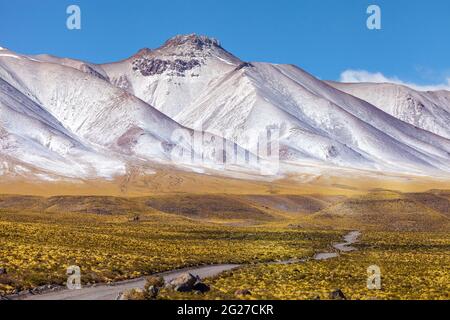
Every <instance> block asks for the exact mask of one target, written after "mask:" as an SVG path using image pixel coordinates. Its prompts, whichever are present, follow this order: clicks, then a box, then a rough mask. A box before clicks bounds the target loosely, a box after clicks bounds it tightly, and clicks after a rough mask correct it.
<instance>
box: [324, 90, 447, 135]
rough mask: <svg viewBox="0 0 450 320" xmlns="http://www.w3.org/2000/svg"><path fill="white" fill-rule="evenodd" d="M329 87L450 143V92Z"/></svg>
mask: <svg viewBox="0 0 450 320" xmlns="http://www.w3.org/2000/svg"><path fill="white" fill-rule="evenodd" d="M329 84H330V85H332V86H333V87H335V88H337V89H339V90H341V91H344V92H346V93H349V94H351V95H353V96H355V97H358V98H361V99H363V100H366V101H367V102H369V103H371V104H373V105H374V106H376V107H378V108H379V109H381V110H383V111H384V112H386V113H389V114H390V115H393V116H394V117H396V118H398V119H400V120H402V121H404V122H407V123H410V124H412V125H414V126H416V127H418V128H422V129H425V130H427V131H430V132H433V133H435V134H438V135H440V136H443V137H445V138H447V139H450V92H449V91H428V92H422V91H416V90H413V89H411V88H409V87H407V86H403V85H399V84H392V83H338V82H329Z"/></svg>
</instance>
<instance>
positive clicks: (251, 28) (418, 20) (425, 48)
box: [0, 0, 450, 85]
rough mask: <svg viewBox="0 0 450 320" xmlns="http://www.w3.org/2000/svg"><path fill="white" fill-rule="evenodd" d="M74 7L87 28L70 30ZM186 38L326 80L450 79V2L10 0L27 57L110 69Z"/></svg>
mask: <svg viewBox="0 0 450 320" xmlns="http://www.w3.org/2000/svg"><path fill="white" fill-rule="evenodd" d="M70 4H77V5H79V6H80V7H81V11H82V30H79V31H78V30H77V31H70V30H68V29H67V28H66V18H67V16H68V15H67V14H66V8H67V6H68V5H70ZM370 4H377V5H379V6H380V7H381V10H382V30H380V31H371V30H368V29H367V28H366V19H367V17H368V15H367V14H366V9H367V7H368V6H369V5H370ZM183 33H199V34H206V35H209V36H212V37H215V38H218V39H219V40H220V41H221V42H222V45H223V46H224V47H225V48H226V49H227V50H229V51H231V52H232V53H234V54H235V55H237V56H239V57H240V58H241V59H243V60H247V61H267V62H275V63H293V64H296V65H298V66H300V67H302V68H304V69H306V70H307V71H309V72H311V73H313V74H314V75H316V76H318V77H320V78H322V79H339V77H340V75H341V73H342V72H343V71H345V70H348V69H353V70H366V71H367V72H368V73H369V76H373V74H372V73H375V72H380V74H381V75H382V76H385V77H389V78H390V79H397V80H398V81H406V82H413V83H417V84H423V85H424V84H438V83H445V82H446V79H447V78H449V77H450V54H449V53H450V41H449V40H450V39H449V36H450V1H448V0H428V1H424V0H409V1H407V0H395V1H393V0H387V1H384V0H372V1H365V0H339V1H338V0H277V1H269V0H247V1H245V0H240V1H237V0H220V1H219V0H189V1H186V0H167V1H161V0H160V1H154V0H127V1H107V0H81V1H80V0H79V1H76V0H70V1H66V0H39V1H30V0H0V46H2V47H7V48H9V49H11V50H14V51H17V52H20V53H28V54H36V53H51V54H54V55H58V56H67V57H73V58H79V59H84V60H89V61H92V62H108V61H114V60H119V59H123V58H126V57H128V56H130V55H132V54H133V53H135V52H136V51H137V50H138V49H140V48H143V47H149V48H154V47H158V46H159V45H161V44H162V43H163V42H164V41H165V40H166V39H167V38H169V37H171V36H173V35H176V34H183ZM360 76H361V75H360ZM400 79H401V80H400Z"/></svg>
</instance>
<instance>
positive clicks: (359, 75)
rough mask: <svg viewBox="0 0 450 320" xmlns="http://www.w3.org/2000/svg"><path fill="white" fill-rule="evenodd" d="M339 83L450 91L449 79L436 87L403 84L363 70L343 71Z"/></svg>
mask: <svg viewBox="0 0 450 320" xmlns="http://www.w3.org/2000/svg"><path fill="white" fill-rule="evenodd" d="M339 81H340V82H351V83H358V82H373V83H395V84H401V85H404V86H407V87H410V88H412V89H414V90H418V91H437V90H448V91H450V78H447V79H446V81H447V82H446V83H441V84H436V85H418V84H415V83H412V82H405V81H402V80H400V79H399V78H397V77H386V76H385V75H384V74H382V73H381V72H375V73H372V72H368V71H365V70H345V71H344V72H342V73H341V77H340V79H339Z"/></svg>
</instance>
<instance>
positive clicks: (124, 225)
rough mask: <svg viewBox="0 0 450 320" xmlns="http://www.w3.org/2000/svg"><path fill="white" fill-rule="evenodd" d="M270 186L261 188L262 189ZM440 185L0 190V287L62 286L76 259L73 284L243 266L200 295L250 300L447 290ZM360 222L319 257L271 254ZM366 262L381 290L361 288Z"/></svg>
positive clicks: (311, 249) (446, 200)
mask: <svg viewBox="0 0 450 320" xmlns="http://www.w3.org/2000/svg"><path fill="white" fill-rule="evenodd" d="M272 191H273V190H272ZM449 221H450V192H446V191H439V190H434V191H429V192H421V193H410V192H408V193H401V192H397V191H387V190H373V191H371V192H369V193H364V194H361V193H357V194H343V195H338V194H333V193H325V194H321V195H318V193H315V194H303V195H299V194H296V193H293V194H286V193H278V192H272V193H270V192H269V193H262V194H254V193H252V194H244V193H242V194H225V193H224V194H207V195H200V194H186V193H180V194H163V195H154V196H150V197H136V198H126V197H112V196H55V197H50V198H46V197H37V196H33V197H30V196H0V241H1V244H2V245H1V246H0V268H6V270H7V273H6V274H2V275H0V294H8V293H11V292H13V291H15V290H19V291H20V290H23V289H29V288H33V287H36V286H39V285H43V284H49V283H53V284H63V283H64V281H65V280H66V274H65V271H66V268H67V267H68V266H70V265H78V266H80V267H81V270H82V281H83V282H84V283H88V282H89V283H94V282H110V281H118V280H124V279H129V278H136V277H139V276H142V275H147V274H152V273H155V272H160V271H166V270H172V269H178V268H182V267H187V266H195V265H202V264H217V263H241V264H248V266H245V267H243V268H241V269H239V270H235V271H233V272H229V273H225V274H223V275H221V276H220V277H218V278H216V279H209V280H208V283H209V284H210V285H211V287H212V290H211V292H209V293H207V294H205V295H204V296H199V295H189V294H174V293H173V292H165V291H163V292H162V293H161V298H167V299H173V298H175V299H176V298H195V299H199V298H206V299H218V298H219V299H220V298H227V299H229V298H237V297H236V296H235V295H234V292H235V291H236V290H237V289H249V290H250V291H251V292H252V295H251V296H247V297H246V298H251V299H260V298H271V299H311V298H314V297H320V298H321V299H324V298H327V296H328V293H329V292H330V290H332V289H334V288H340V289H342V290H343V291H344V293H345V294H346V295H347V297H348V298H351V299H370V298H377V299H449V296H448V293H449V292H450V290H449V289H450V288H449V283H450V281H449V280H450V272H449V266H450V261H449V260H450V258H449V257H450V236H449V231H450V227H449V226H450V224H449V223H450V222H449ZM355 229H358V230H361V231H362V234H363V236H362V239H361V241H360V243H359V244H358V248H359V251H357V252H352V253H346V254H342V255H341V256H340V257H339V258H336V259H332V260H328V261H314V260H308V261H307V262H305V263H296V264H290V265H276V264H268V263H267V262H271V261H275V260H287V259H291V258H305V257H306V258H307V257H311V256H312V255H313V254H314V253H315V252H320V251H323V250H329V247H330V244H331V243H333V242H337V241H339V239H340V238H341V237H342V235H343V234H344V233H345V232H347V231H349V230H355ZM374 264H375V265H378V266H379V267H380V268H381V271H382V283H383V288H382V290H380V291H369V290H367V289H366V278H367V273H366V269H367V267H368V266H370V265H374Z"/></svg>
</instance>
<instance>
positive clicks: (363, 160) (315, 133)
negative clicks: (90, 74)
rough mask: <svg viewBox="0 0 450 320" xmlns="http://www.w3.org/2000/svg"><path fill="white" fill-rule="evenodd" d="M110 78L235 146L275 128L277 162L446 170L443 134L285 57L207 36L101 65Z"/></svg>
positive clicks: (185, 38) (448, 148)
mask: <svg viewBox="0 0 450 320" xmlns="http://www.w3.org/2000/svg"><path fill="white" fill-rule="evenodd" d="M102 69H103V70H104V71H105V72H106V74H107V75H108V77H109V78H110V80H111V81H112V83H115V84H116V85H118V86H120V87H122V88H124V89H126V90H128V91H129V92H130V93H133V94H135V95H136V96H138V97H139V98H141V99H143V100H144V101H146V102H148V103H150V104H152V105H153V106H154V107H155V108H157V109H158V110H160V111H162V112H163V113H165V114H167V115H168V116H170V117H172V118H174V119H175V120H176V121H178V122H179V123H181V124H183V125H185V126H188V127H191V128H195V129H200V128H203V129H205V130H208V131H212V132H216V133H218V134H221V135H223V136H225V137H226V138H228V139H231V140H235V141H237V142H238V143H239V144H240V145H242V146H248V145H254V144H255V141H252V140H254V139H255V136H257V135H255V132H258V131H261V130H263V129H264V128H267V127H278V128H279V129H280V136H281V150H282V158H283V159H284V160H291V161H294V162H298V161H316V162H325V163H333V164H335V165H342V166H349V167H358V168H372V169H380V170H394V171H396V170H400V171H402V170H404V171H415V172H420V171H422V170H427V169H426V168H428V169H430V168H432V170H433V169H437V170H445V171H447V170H448V168H449V163H448V157H449V152H450V142H449V140H447V139H445V138H443V137H440V136H437V135H433V134H430V133H429V132H426V131H424V130H418V129H417V128H415V127H413V126H411V125H408V124H407V123H405V122H403V121H400V120H399V119H397V118H395V117H393V116H390V115H389V114H386V113H385V112H382V111H380V110H379V109H378V108H376V107H375V106H373V105H371V104H369V103H367V102H366V101H362V100H360V99H357V98H355V97H353V96H351V95H348V94H345V93H343V92H341V91H338V90H336V89H335V88H333V87H331V86H330V85H328V84H327V83H325V82H322V81H320V80H318V79H316V78H314V77H313V76H311V75H309V74H307V73H306V72H304V71H303V70H301V69H299V68H297V67H295V66H292V65H273V64H268V63H247V62H244V61H241V60H240V59H238V58H237V57H235V56H233V55H232V54H230V53H229V52H227V51H226V50H225V49H223V48H222V47H221V46H220V44H219V42H218V41H216V40H214V39H209V38H206V37H201V36H196V35H187V36H177V37H175V38H173V39H171V40H169V41H167V42H166V43H165V44H164V45H163V46H162V47H161V48H158V49H156V50H149V49H144V50H141V51H140V52H139V53H138V54H136V55H135V56H133V57H131V58H130V59H127V60H124V61H121V62H118V63H114V64H107V65H102Z"/></svg>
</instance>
